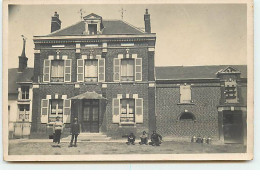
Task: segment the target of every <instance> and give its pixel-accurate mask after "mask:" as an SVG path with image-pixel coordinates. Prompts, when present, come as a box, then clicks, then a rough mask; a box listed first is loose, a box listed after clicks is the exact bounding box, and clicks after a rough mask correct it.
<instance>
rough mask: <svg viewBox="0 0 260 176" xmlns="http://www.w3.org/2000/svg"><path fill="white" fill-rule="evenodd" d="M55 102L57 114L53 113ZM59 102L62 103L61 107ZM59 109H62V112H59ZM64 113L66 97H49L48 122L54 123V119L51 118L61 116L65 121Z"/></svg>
mask: <svg viewBox="0 0 260 176" xmlns="http://www.w3.org/2000/svg"><path fill="white" fill-rule="evenodd" d="M54 102H57V103H56V107H55V114H54V113H52V110H53V108H52V105H53V103H54ZM59 103H60V105H61V107H60V106H59ZM59 110H62V112H61V113H59ZM63 113H64V99H49V111H48V123H53V122H55V120H54V121H51V120H50V119H51V118H53V119H56V117H59V118H60V119H62V121H63Z"/></svg>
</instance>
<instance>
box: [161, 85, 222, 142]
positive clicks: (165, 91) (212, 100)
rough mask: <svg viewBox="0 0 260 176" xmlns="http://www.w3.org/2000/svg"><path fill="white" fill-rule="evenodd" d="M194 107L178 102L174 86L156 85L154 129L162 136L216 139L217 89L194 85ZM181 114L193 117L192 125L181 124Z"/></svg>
mask: <svg viewBox="0 0 260 176" xmlns="http://www.w3.org/2000/svg"><path fill="white" fill-rule="evenodd" d="M191 87H192V90H191V92H192V100H193V101H194V104H190V105H187V104H186V105H184V104H179V103H180V102H179V101H180V89H179V86H177V85H176V84H166V85H160V84H159V85H158V84H157V88H156V127H157V131H158V132H159V133H161V134H162V135H163V136H187V137H191V136H193V135H195V136H198V135H201V136H203V137H213V138H218V111H217V106H218V105H219V101H220V97H221V96H220V93H221V92H220V87H219V86H212V85H210V84H208V85H207V84H194V85H192V86H191ZM185 110H187V111H188V112H191V113H193V114H194V116H195V118H196V120H195V121H181V120H179V117H180V115H181V113H183V112H184V111H185Z"/></svg>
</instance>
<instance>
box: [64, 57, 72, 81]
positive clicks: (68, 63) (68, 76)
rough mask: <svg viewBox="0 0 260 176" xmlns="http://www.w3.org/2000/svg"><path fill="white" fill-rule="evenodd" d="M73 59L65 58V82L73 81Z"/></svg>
mask: <svg viewBox="0 0 260 176" xmlns="http://www.w3.org/2000/svg"><path fill="white" fill-rule="evenodd" d="M71 62H72V60H71V59H67V60H64V82H71Z"/></svg>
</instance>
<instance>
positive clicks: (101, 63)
mask: <svg viewBox="0 0 260 176" xmlns="http://www.w3.org/2000/svg"><path fill="white" fill-rule="evenodd" d="M105 74H106V73H105V59H104V58H100V59H98V82H105Z"/></svg>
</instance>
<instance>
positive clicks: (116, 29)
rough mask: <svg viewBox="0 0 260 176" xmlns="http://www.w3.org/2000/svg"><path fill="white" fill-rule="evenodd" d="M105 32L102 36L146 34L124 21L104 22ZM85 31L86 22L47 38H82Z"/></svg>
mask: <svg viewBox="0 0 260 176" xmlns="http://www.w3.org/2000/svg"><path fill="white" fill-rule="evenodd" d="M102 22H103V26H104V28H103V30H102V34H101V35H113V34H114V35H123V34H130V35H138V34H146V33H145V32H144V31H142V30H141V29H139V28H137V27H134V26H132V25H131V24H128V23H127V22H125V21H122V20H103V21H102ZM84 31H85V23H84V21H81V22H78V23H76V24H74V25H71V26H69V27H66V28H64V29H60V30H58V31H55V32H53V33H51V34H48V35H47V36H46V37H54V36H80V35H83V32H84Z"/></svg>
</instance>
